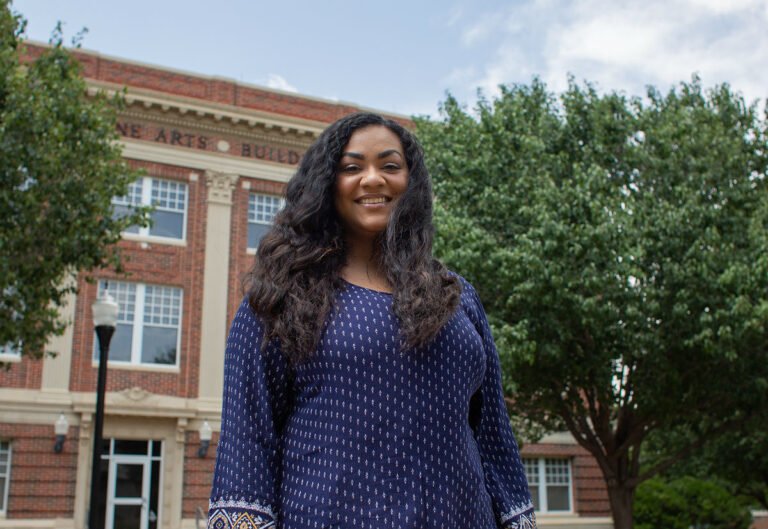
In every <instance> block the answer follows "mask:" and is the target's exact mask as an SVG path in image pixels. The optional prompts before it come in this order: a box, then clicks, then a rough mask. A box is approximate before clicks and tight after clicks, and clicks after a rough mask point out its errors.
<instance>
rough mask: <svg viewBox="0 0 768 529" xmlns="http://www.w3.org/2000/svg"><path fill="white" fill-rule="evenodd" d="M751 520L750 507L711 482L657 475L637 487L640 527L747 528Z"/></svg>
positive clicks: (637, 513) (672, 528)
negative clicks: (664, 478) (667, 480)
mask: <svg viewBox="0 0 768 529" xmlns="http://www.w3.org/2000/svg"><path fill="white" fill-rule="evenodd" d="M751 522H752V516H751V514H750V512H749V509H748V508H747V507H746V506H744V505H743V504H741V503H739V501H738V500H737V499H736V498H734V497H733V495H732V494H731V493H730V492H729V491H728V490H727V489H726V488H725V487H723V486H721V485H720V484H718V483H714V482H712V481H706V480H703V479H696V478H693V477H683V478H679V479H676V480H672V481H669V482H666V481H664V480H662V479H660V478H658V477H656V478H652V479H650V480H648V481H646V482H644V483H642V484H641V485H640V486H639V487H638V489H637V501H636V504H635V527H637V529H657V528H658V527H664V528H665V529H691V528H699V527H700V528H705V527H706V528H707V529H747V528H748V527H749V526H750V524H751Z"/></svg>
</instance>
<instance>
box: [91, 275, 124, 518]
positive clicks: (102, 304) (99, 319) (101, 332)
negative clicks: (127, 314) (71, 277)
mask: <svg viewBox="0 0 768 529" xmlns="http://www.w3.org/2000/svg"><path fill="white" fill-rule="evenodd" d="M117 310H118V307H117V303H116V302H115V300H114V299H112V296H110V295H109V292H107V289H106V288H105V289H104V292H102V294H101V296H99V298H98V299H97V300H96V302H95V303H94V304H93V306H92V311H93V324H94V325H95V327H96V336H98V338H99V379H98V384H97V386H96V420H95V421H94V425H93V461H92V463H91V503H90V505H89V510H90V513H89V516H88V527H89V529H101V528H103V527H104V519H103V518H102V517H100V516H99V512H98V506H99V505H101V502H102V491H103V487H102V483H101V450H102V444H103V441H102V432H103V430H104V392H105V391H106V386H107V361H108V359H109V342H110V340H111V339H112V334H113V333H114V332H115V327H116V325H117Z"/></svg>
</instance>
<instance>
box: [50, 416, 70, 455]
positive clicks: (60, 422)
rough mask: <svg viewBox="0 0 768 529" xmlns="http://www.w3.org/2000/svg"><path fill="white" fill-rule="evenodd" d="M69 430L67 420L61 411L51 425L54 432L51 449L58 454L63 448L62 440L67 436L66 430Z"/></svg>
mask: <svg viewBox="0 0 768 529" xmlns="http://www.w3.org/2000/svg"><path fill="white" fill-rule="evenodd" d="M68 430H69V422H68V421H67V418H66V417H65V416H64V414H63V413H61V414H59V418H58V419H56V422H55V423H54V425H53V431H54V433H55V434H56V442H55V443H54V444H53V451H54V452H56V453H57V454H60V453H61V451H62V450H64V440H65V439H66V438H67V431H68Z"/></svg>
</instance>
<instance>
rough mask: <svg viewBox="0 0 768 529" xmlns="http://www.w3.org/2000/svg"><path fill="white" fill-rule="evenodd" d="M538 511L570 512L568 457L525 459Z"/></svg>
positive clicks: (529, 484) (526, 471)
mask: <svg viewBox="0 0 768 529" xmlns="http://www.w3.org/2000/svg"><path fill="white" fill-rule="evenodd" d="M523 464H524V465H525V475H526V477H527V478H528V486H529V487H530V489H531V496H532V498H533V506H534V508H535V509H536V511H538V512H570V511H571V510H572V509H571V462H570V460H568V459H545V458H540V459H523Z"/></svg>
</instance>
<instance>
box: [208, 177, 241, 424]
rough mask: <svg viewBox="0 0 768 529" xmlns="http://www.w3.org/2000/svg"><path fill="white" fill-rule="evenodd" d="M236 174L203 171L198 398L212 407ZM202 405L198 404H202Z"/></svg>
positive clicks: (219, 372) (220, 365)
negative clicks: (205, 212)
mask: <svg viewBox="0 0 768 529" xmlns="http://www.w3.org/2000/svg"><path fill="white" fill-rule="evenodd" d="M237 178H238V177H237V175H235V174H226V173H219V172H215V171H206V172H205V183H206V185H207V187H208V200H207V203H208V215H207V222H206V228H205V272H204V275H203V306H202V321H201V322H200V386H199V398H200V400H201V401H209V402H210V403H211V404H214V403H215V405H214V406H212V410H211V411H213V410H214V409H218V408H219V407H220V401H221V392H222V388H223V379H224V345H225V342H226V339H227V294H228V292H229V241H230V231H231V220H232V190H233V189H234V187H235V184H236V183H237ZM205 407H206V406H205V405H203V406H201V408H205Z"/></svg>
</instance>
